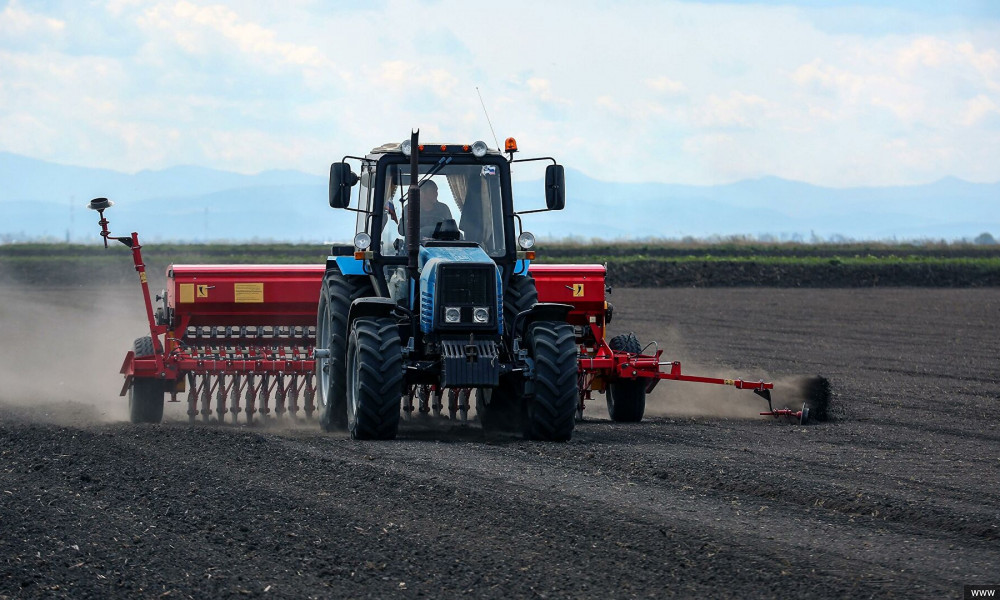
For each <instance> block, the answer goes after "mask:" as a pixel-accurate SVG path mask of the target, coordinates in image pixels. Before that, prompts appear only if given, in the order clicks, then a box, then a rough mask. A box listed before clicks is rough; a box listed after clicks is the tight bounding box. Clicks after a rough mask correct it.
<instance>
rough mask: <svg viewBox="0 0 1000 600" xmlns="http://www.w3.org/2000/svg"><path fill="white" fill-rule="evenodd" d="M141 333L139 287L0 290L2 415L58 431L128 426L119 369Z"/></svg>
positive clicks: (16, 287) (7, 287)
mask: <svg viewBox="0 0 1000 600" xmlns="http://www.w3.org/2000/svg"><path fill="white" fill-rule="evenodd" d="M145 332H148V329H147V325H146V319H145V311H144V309H143V306H142V293H141V291H140V288H139V286H138V284H136V285H134V286H111V287H105V288H98V287H85V286H77V287H48V286H40V285H39V286H23V285H10V284H2V283H0V410H2V411H3V413H7V414H13V415H16V416H17V418H20V419H28V420H32V421H40V422H49V423H56V424H60V425H83V424H91V423H101V422H112V421H124V420H127V418H128V400H127V398H123V397H120V396H119V395H118V394H119V392H120V390H121V386H122V382H123V377H122V375H121V374H120V373H119V368H120V367H121V363H122V361H123V360H124V359H125V354H126V353H127V352H128V351H129V350H131V348H132V341H133V340H134V339H135V338H137V337H140V336H142V335H143V334H144V333H145Z"/></svg>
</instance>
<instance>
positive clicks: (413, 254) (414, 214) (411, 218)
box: [406, 129, 420, 282]
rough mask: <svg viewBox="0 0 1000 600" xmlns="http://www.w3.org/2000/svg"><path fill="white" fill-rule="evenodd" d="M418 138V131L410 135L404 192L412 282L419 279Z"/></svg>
mask: <svg viewBox="0 0 1000 600" xmlns="http://www.w3.org/2000/svg"><path fill="white" fill-rule="evenodd" d="M419 138H420V130H419V129H417V130H415V131H412V132H411V133H410V187H409V189H408V190H407V192H406V197H407V202H406V254H407V256H408V258H409V260H408V262H407V265H406V267H407V272H408V273H409V275H410V279H412V280H413V281H414V282H417V281H418V280H419V279H420V272H419V271H418V270H417V258H418V256H419V255H420V186H419V185H418V183H417V182H418V181H419V173H417V162H418V161H417V154H418V153H419V152H420V150H419V141H418V140H419Z"/></svg>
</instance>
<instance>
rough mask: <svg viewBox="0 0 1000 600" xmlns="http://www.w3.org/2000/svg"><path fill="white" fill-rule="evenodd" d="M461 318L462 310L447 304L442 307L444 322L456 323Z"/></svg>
mask: <svg viewBox="0 0 1000 600" xmlns="http://www.w3.org/2000/svg"><path fill="white" fill-rule="evenodd" d="M461 320H462V311H461V309H459V308H458V307H455V306H447V307H445V309H444V322H445V323H458V322H459V321H461Z"/></svg>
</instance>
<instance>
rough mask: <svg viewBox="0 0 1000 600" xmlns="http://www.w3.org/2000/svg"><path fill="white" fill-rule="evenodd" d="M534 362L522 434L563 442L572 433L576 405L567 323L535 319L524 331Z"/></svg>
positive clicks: (574, 366) (573, 342)
mask: <svg viewBox="0 0 1000 600" xmlns="http://www.w3.org/2000/svg"><path fill="white" fill-rule="evenodd" d="M528 349H529V354H530V355H531V356H532V358H533V359H534V362H535V381H534V383H535V390H534V396H533V397H532V398H531V400H529V402H528V406H527V414H526V419H525V437H527V438H528V439H533V440H545V441H556V442H565V441H568V440H569V439H570V438H571V437H572V435H573V427H574V425H575V424H576V408H577V387H576V383H577V360H578V359H577V347H576V336H575V334H574V332H573V327H572V326H571V325H569V324H568V323H560V322H556V321H539V322H536V323H533V324H532V326H531V328H530V330H529V333H528Z"/></svg>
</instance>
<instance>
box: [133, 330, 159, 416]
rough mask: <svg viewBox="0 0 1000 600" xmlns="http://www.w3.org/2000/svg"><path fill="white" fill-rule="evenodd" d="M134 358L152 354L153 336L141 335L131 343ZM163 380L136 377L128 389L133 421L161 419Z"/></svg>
mask: <svg viewBox="0 0 1000 600" xmlns="http://www.w3.org/2000/svg"><path fill="white" fill-rule="evenodd" d="M132 349H133V350H134V351H135V356H136V358H143V357H147V356H153V338H151V337H149V336H148V335H147V336H146V337H141V338H138V339H137V340H135V342H134V343H133V344H132ZM163 393H164V390H163V382H162V381H160V380H159V379H150V378H148V377H136V378H133V379H132V387H130V388H129V390H128V413H129V419H130V420H131V421H132V422H133V423H159V422H160V421H162V420H163Z"/></svg>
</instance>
